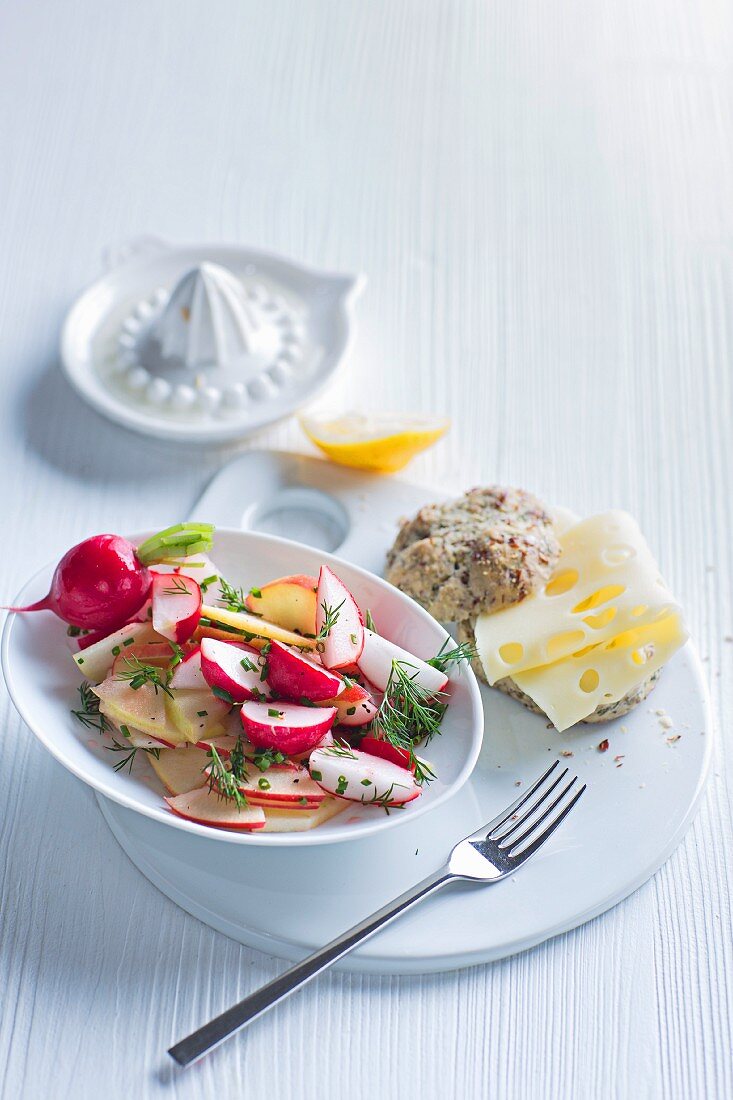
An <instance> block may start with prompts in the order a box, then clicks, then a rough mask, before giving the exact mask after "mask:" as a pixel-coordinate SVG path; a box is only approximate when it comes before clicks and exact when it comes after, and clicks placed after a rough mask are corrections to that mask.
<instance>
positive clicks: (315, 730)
mask: <svg viewBox="0 0 733 1100" xmlns="http://www.w3.org/2000/svg"><path fill="white" fill-rule="evenodd" d="M335 717H336V708H335V707H299V706H297V705H296V704H294V703H244V705H243V706H242V726H243V727H244V732H245V733H246V734H247V736H248V737H249V739H250V741H251V742H252V744H253V745H257V746H258V747H259V748H263V749H276V750H278V751H279V752H284V753H287V754H288V755H291V754H293V753H300V752H308V751H309V750H310V749H313V748H315V747H316V745H318V744H319V742H320V741H321V740H322V739H323V737H324V736H325V735H326V734H327V733H328V731H329V730H330V729H331V726H332V725H333V723H334V719H335Z"/></svg>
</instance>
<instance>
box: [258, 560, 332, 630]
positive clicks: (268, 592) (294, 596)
mask: <svg viewBox="0 0 733 1100" xmlns="http://www.w3.org/2000/svg"><path fill="white" fill-rule="evenodd" d="M317 587H318V581H317V580H316V578H315V577H309V576H307V575H306V574H304V573H294V574H293V575H292V576H290V577H278V579H277V580H275V581H270V582H269V584H264V585H263V586H262V588H253V589H252V590H251V591H250V594H249V595H248V596H247V599H246V601H245V602H246V604H247V609H248V610H249V611H254V612H255V614H257V615H262V616H263V617H264V618H265V619H269V620H270V622H272V623H277V625H278V626H282V627H284V628H285V629H286V630H295V631H297V633H298V634H303V635H305V636H306V637H307V636H308V635H310V636H311V637H313V635H314V634H315V633H316V588H317Z"/></svg>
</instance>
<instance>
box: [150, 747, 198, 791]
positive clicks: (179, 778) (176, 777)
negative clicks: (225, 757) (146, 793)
mask: <svg viewBox="0 0 733 1100" xmlns="http://www.w3.org/2000/svg"><path fill="white" fill-rule="evenodd" d="M148 762H149V763H150V766H151V768H152V769H153V771H154V772H155V774H156V775H157V776H158V779H159V780H160V781H161V783H162V784H163V786H164V787H165V789H166V790H167V791H168V794H174V795H175V794H186V793H187V792H189V791H193V790H194V789H195V788H196V787H204V786H206V776H205V775H204V768H205V767H206V765H207V764H208V763H209V757H208V756H207V755H206V753H205V752H201V750H200V749H197V748H195V747H194V746H193V745H188V746H186V747H182V748H179V749H161V751H160V754H159V756H158V757H157V758H156V757H155V756H152V755H151V756H150V757H149V758H148Z"/></svg>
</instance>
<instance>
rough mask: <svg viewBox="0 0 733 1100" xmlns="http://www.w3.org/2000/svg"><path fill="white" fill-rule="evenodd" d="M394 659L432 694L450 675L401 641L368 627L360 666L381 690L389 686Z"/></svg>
mask: <svg viewBox="0 0 733 1100" xmlns="http://www.w3.org/2000/svg"><path fill="white" fill-rule="evenodd" d="M394 661H399V662H400V664H402V665H403V666H404V669H405V672H406V673H407V675H408V676H409V677H410V678H411V679H413V680H415V682H416V683H417V684H419V685H420V687H422V688H424V689H425V691H429V692H430V693H431V695H437V694H438V692H440V691H442V690H443V688H444V687H445V685H446V684H447V683H448V677H447V676H446V674H445V673H444V672H441V671H440V670H439V669H437V668H433V666H432V665H429V664H428V663H427V662H426V661H422V660H420V658H419V657H415V656H414V654H412V653H408V652H407V650H406V649H400V647H399V646H398V645H395V644H394V642H390V641H388V640H387V639H386V638H383V637H382V636H381V634H374V633H373V631H371V630H366V629H365V630H364V649H363V650H362V654H361V656H360V657H359V669H360V670H361V672H362V674H363V675H364V676H366V678H367V680H370V681H371V682H372V683H373V684H374V686H375V687H377V688H379V690H380V691H386V689H387V684H388V683H389V678H390V675H391V673H392V664H393V662H394Z"/></svg>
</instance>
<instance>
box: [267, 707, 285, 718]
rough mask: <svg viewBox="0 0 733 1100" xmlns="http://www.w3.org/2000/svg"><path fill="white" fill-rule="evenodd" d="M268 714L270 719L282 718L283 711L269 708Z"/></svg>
mask: <svg viewBox="0 0 733 1100" xmlns="http://www.w3.org/2000/svg"><path fill="white" fill-rule="evenodd" d="M267 714H268V716H269V717H270V718H282V716H283V712H282V711H281V710H275V708H274V707H269V708H268V711H267Z"/></svg>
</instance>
